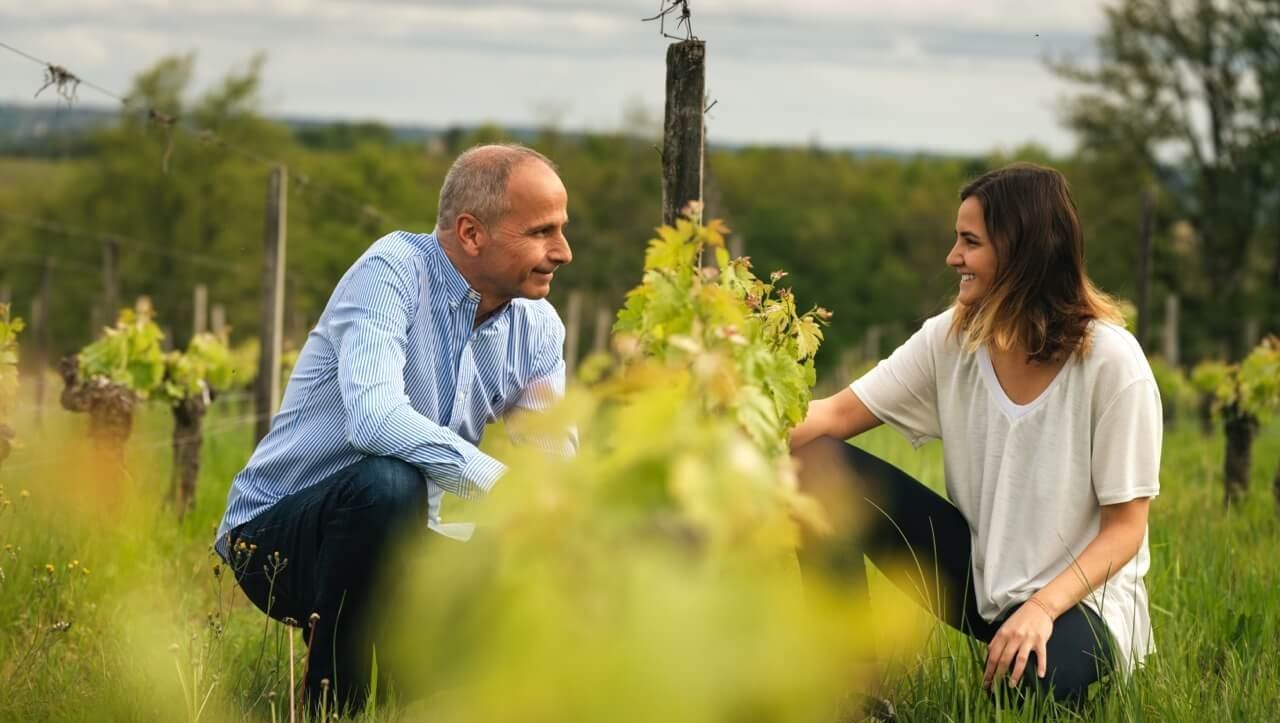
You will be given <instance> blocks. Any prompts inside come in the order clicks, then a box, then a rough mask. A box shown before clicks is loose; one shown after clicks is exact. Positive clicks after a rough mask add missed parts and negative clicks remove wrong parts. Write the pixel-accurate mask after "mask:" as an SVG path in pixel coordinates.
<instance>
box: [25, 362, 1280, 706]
mask: <svg viewBox="0 0 1280 723" xmlns="http://www.w3.org/2000/svg"><path fill="white" fill-rule="evenodd" d="M51 386H52V388H53V389H55V390H56V388H57V387H56V385H51ZM28 389H29V386H28ZM249 411H250V410H249V409H247V407H245V406H244V403H243V402H242V401H239V400H235V399H224V400H220V401H219V402H217V403H216V404H215V405H214V407H213V410H212V412H211V415H210V417H209V419H208V420H207V422H206V425H207V426H206V429H207V435H206V443H205V449H204V463H203V467H202V474H201V480H200V489H199V495H198V498H197V502H196V507H195V510H194V512H193V513H192V514H190V515H189V516H188V517H187V518H186V519H185V520H184V521H182V522H181V523H178V522H177V521H176V520H175V519H174V516H173V514H172V512H171V511H170V510H168V509H166V508H165V507H164V505H163V504H162V503H161V500H162V499H163V496H164V493H165V489H166V487H167V485H168V474H169V470H168V465H169V449H168V445H169V431H170V424H171V422H170V420H169V415H168V414H167V412H165V411H164V410H163V409H161V408H159V407H158V405H149V406H148V407H146V408H145V409H144V411H143V413H142V414H141V415H140V416H139V418H138V419H137V421H136V425H135V429H134V434H133V437H132V439H131V442H130V446H129V449H128V454H127V460H128V465H129V470H130V476H129V477H128V478H127V479H125V480H124V481H122V482H120V483H118V484H117V485H115V486H110V485H104V484H103V483H102V479H104V477H106V476H104V475H103V474H102V470H101V469H99V468H97V467H95V466H94V465H93V464H92V463H88V464H86V463H84V462H83V461H81V460H83V459H84V458H83V457H82V456H81V455H80V454H78V451H77V450H78V447H77V446H76V442H75V440H77V439H78V438H79V436H80V432H81V430H82V429H83V424H84V423H85V419H84V418H83V417H79V416H74V415H71V414H68V413H65V412H62V411H61V410H57V409H56V408H53V406H52V405H51V406H50V408H48V409H46V410H45V414H44V419H43V421H42V423H41V424H40V426H37V425H36V421H35V419H34V418H33V417H32V409H31V407H30V405H29V404H28V405H27V406H26V407H24V408H23V409H20V413H19V416H18V418H17V420H16V422H17V425H16V426H17V428H18V429H20V430H22V431H23V441H24V446H23V448H21V449H19V450H17V451H16V452H15V454H14V455H13V456H12V457H10V459H9V460H7V461H6V462H5V463H4V466H3V467H2V468H0V485H2V486H3V493H2V495H3V498H4V500H6V501H7V502H0V505H3V510H2V511H0V546H3V552H2V553H0V554H2V556H0V568H2V569H3V577H2V578H0V621H2V624H0V690H2V691H3V694H0V720H14V721H37V720H73V721H74V720H94V721H101V720H140V721H141V720H145V721H150V720H174V721H177V720H195V719H201V720H242V719H247V720H288V703H287V701H288V696H289V688H288V685H287V683H286V682H285V681H286V680H287V679H288V675H289V651H290V650H291V649H293V650H294V651H295V656H297V655H300V652H299V651H301V650H302V649H303V646H302V641H301V639H300V637H295V638H293V640H292V641H291V640H290V636H289V635H288V634H287V633H286V632H285V631H284V629H283V628H282V627H281V626H279V625H277V624H275V623H270V624H264V620H265V618H264V617H263V616H261V615H260V614H259V613H258V612H257V610H256V609H254V608H253V607H252V606H251V605H250V604H249V603H247V602H246V601H245V600H244V599H243V598H242V597H241V596H240V595H239V593H238V590H236V589H235V588H234V585H233V584H232V583H230V581H229V579H228V575H227V574H226V573H225V571H220V572H221V574H218V575H215V573H214V558H213V557H212V556H211V554H210V551H209V543H210V541H211V538H212V535H213V530H214V528H215V526H216V524H217V522H218V520H219V518H220V515H221V511H222V503H223V501H224V500H225V496H226V491H227V487H228V484H229V481H230V479H231V477H232V475H233V474H234V473H235V472H236V471H237V470H238V469H239V468H240V466H241V465H242V464H243V462H244V460H245V459H246V457H247V455H248V453H249V451H250V449H251V428H250V426H249V423H247V422H246V421H245V420H244V415H246V414H247V413H248V412H249ZM858 444H860V445H864V446H865V447H866V448H868V449H870V450H871V451H873V452H876V453H878V454H881V455H883V456H885V457H887V458H888V459H890V460H891V461H893V462H894V463H896V464H898V465H899V466H901V467H903V468H904V469H906V470H907V471H909V472H911V473H912V474H915V475H917V476H919V477H921V478H923V479H925V480H927V481H929V482H930V483H931V484H934V485H940V483H941V464H940V458H941V455H940V451H941V450H940V448H939V447H938V446H937V445H936V444H935V445H931V446H928V447H926V448H924V449H923V450H922V451H920V452H914V451H912V450H911V449H910V447H909V446H908V445H907V444H906V443H905V442H904V441H902V440H901V439H899V438H898V437H896V436H895V435H894V434H893V433H891V432H889V431H888V430H884V429H881V430H876V431H875V432H873V433H871V434H869V435H867V436H866V437H864V438H863V439H860V440H858ZM1221 449H1222V441H1221V438H1220V436H1215V437H1202V436H1201V434H1200V431H1199V428H1198V425H1197V424H1196V423H1195V421H1194V420H1182V421H1180V422H1179V423H1177V424H1174V425H1172V426H1171V428H1169V429H1168V430H1167V431H1166V437H1165V454H1164V460H1163V474H1162V484H1163V493H1162V495H1161V496H1160V497H1159V498H1158V500H1157V501H1156V502H1155V503H1154V504H1153V507H1152V519H1151V528H1150V529H1151V531H1150V535H1151V537H1150V541H1151V548H1152V557H1153V563H1152V570H1151V573H1150V574H1149V575H1148V578H1147V584H1148V588H1149V590H1150V593H1151V599H1152V602H1153V603H1154V605H1153V611H1152V613H1153V618H1154V621H1155V624H1156V643H1157V647H1158V653H1157V654H1156V655H1155V656H1154V657H1153V658H1151V659H1150V661H1149V665H1148V666H1147V667H1146V668H1145V669H1144V670H1142V671H1140V672H1139V673H1138V674H1137V675H1136V676H1135V677H1134V679H1133V680H1132V682H1131V683H1129V684H1128V685H1112V686H1110V687H1108V688H1106V689H1100V690H1098V691H1096V695H1095V696H1094V699H1093V700H1092V701H1091V702H1090V703H1089V704H1088V705H1087V706H1085V707H1084V708H1082V709H1079V710H1067V709H1048V710H1033V709H1020V710H1019V709H1008V708H1007V707H1006V706H1004V705H1003V704H1001V703H998V702H993V701H992V700H991V699H989V698H988V697H987V696H986V695H985V694H983V693H982V691H981V690H980V688H979V685H978V683H979V679H980V667H979V666H978V664H977V663H976V662H975V661H974V657H975V656H976V655H978V654H979V653H978V652H977V651H976V650H974V649H972V648H971V647H970V646H969V645H968V644H967V643H965V642H964V641H963V639H962V638H960V637H959V636H957V635H955V634H954V633H952V632H950V631H947V630H944V629H942V628H940V627H939V626H937V625H935V624H932V623H930V622H929V620H928V618H927V616H924V615H923V614H917V615H915V617H916V618H917V620H916V622H917V623H918V624H919V625H921V626H923V627H924V629H925V630H927V631H928V635H927V644H926V645H925V646H924V648H923V649H920V648H919V647H918V646H917V647H915V648H914V649H912V650H903V649H897V648H895V647H894V646H893V645H891V644H890V643H887V642H886V643H885V644H884V646H885V647H886V648H889V650H886V651H885V654H886V657H891V658H892V659H893V660H895V661H896V664H895V665H894V666H892V669H891V672H890V676H889V681H888V686H887V688H886V690H885V695H886V696H887V697H889V698H890V699H891V700H893V701H894V703H895V704H896V706H897V709H898V712H899V716H900V719H903V720H915V721H946V720H951V721H985V720H1009V721H1014V720H1103V721H1136V720H1153V721H1155V720H1166V721H1200V720H1238V721H1259V720H1267V719H1271V718H1273V716H1274V715H1275V713H1274V711H1275V710H1276V708H1277V704H1278V703H1280V656H1278V655H1277V654H1276V652H1275V649H1274V641H1275V640H1277V639H1280V620H1278V616H1277V615H1276V614H1275V607H1274V606H1275V599H1276V598H1275V595H1276V590H1277V589H1280V563H1278V562H1277V561H1276V550H1277V549H1280V523H1278V522H1277V511H1276V509H1275V508H1274V506H1273V503H1272V500H1271V497H1270V494H1269V492H1270V483H1271V477H1272V475H1274V474H1275V466H1276V464H1277V460H1280V425H1277V424H1274V423H1273V424H1272V425H1270V426H1268V427H1266V428H1264V430H1263V432H1262V435H1261V436H1260V439H1259V442H1258V444H1257V446H1256V447H1255V452H1254V454H1255V465H1254V478H1253V484H1252V492H1251V494H1250V496H1249V497H1248V499H1247V500H1246V503H1245V504H1243V505H1241V506H1239V507H1238V508H1235V509H1232V510H1231V511H1229V512H1227V511H1224V510H1223V509H1222V505H1221V480H1220V475H1221V455H1222V451H1221ZM618 562H619V563H621V564H625V563H626V562H627V560H626V559H620V560H618ZM874 598H875V599H874V601H873V608H875V609H879V610H884V611H890V610H894V609H900V608H902V607H904V606H909V603H907V602H906V601H905V598H903V597H902V596H900V595H899V594H898V593H897V592H896V591H895V590H893V589H892V588H891V587H889V586H888V585H887V584H878V585H876V586H875V588H874ZM1268 641H1271V642H1268ZM677 654H678V653H677ZM779 662H780V664H786V663H787V662H788V661H779ZM295 674H300V671H299V672H298V673H295ZM513 682H514V681H513ZM248 691H256V693H254V692H248ZM380 697H381V698H382V699H383V700H381V701H379V705H378V707H377V709H376V710H374V711H371V712H366V714H365V715H364V716H363V718H364V719H367V720H418V719H420V716H421V711H422V710H423V708H422V707H421V705H420V704H419V703H417V702H414V701H407V700H397V699H396V698H395V694H394V692H392V694H391V699H390V700H388V699H387V698H388V696H387V694H386V693H385V692H384V693H382V694H381V696H380ZM783 718H785V716H783V717H782V718H780V719H783ZM772 719H773V718H770V720H772ZM832 720H834V717H833V718H832Z"/></svg>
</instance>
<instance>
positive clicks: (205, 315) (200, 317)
mask: <svg viewBox="0 0 1280 723" xmlns="http://www.w3.org/2000/svg"><path fill="white" fill-rule="evenodd" d="M191 302H192V303H191V306H192V318H191V336H197V335H199V334H203V333H205V332H206V331H208V330H209V287H208V286H205V285H204V284H196V288H195V291H194V296H193V298H192V300H191Z"/></svg>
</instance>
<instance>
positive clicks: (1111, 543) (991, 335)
mask: <svg viewBox="0 0 1280 723" xmlns="http://www.w3.org/2000/svg"><path fill="white" fill-rule="evenodd" d="M960 200H961V204H960V208H959V211H958V212H957V214H956V230H955V232H956V240H955V245H954V246H953V247H952V249H951V252H950V253H949V254H948V255H947V264H948V265H949V266H951V267H952V268H953V269H954V270H955V271H956V272H957V273H958V274H959V276H960V281H959V284H960V288H959V293H958V294H957V296H956V300H955V303H954V304H953V305H952V307H951V308H950V309H948V310H947V311H945V312H943V313H942V314H940V315H938V316H935V317H933V318H931V319H929V320H928V321H926V322H925V323H924V326H923V327H922V328H921V329H920V330H919V331H917V332H916V333H915V334H914V335H913V336H912V337H911V338H910V339H908V340H907V342H906V343H905V344H903V345H902V346H901V347H899V348H898V349H897V350H896V351H895V352H894V353H893V354H892V355H891V356H890V357H889V358H888V359H886V360H884V361H882V362H880V364H878V365H877V366H876V367H875V368H874V369H873V370H872V371H870V372H869V373H867V374H866V375H865V376H863V377H862V378H860V379H858V380H857V381H856V382H854V383H853V384H852V385H850V387H848V388H846V389H844V390H842V391H840V392H839V393H837V394H835V395H833V396H830V397H827V398H825V399H820V400H817V401H814V402H812V403H811V404H810V406H809V411H808V414H807V416H806V417H805V419H804V421H803V422H802V423H801V424H800V425H798V426H797V427H796V428H795V430H794V431H793V432H792V435H791V447H792V450H793V453H794V454H795V456H796V457H797V458H798V459H799V460H800V470H801V472H800V474H801V484H802V486H803V488H804V489H805V490H806V491H807V492H809V493H810V494H812V495H814V496H815V497H817V498H818V499H819V500H820V501H821V502H823V503H824V504H825V506H826V508H827V510H828V512H829V513H830V515H831V517H832V518H833V523H834V526H835V529H836V534H835V535H834V536H833V537H829V538H826V539H824V540H822V541H819V542H817V543H816V544H811V545H809V546H808V549H807V550H806V557H807V558H808V559H809V560H810V561H814V560H816V561H817V562H819V563H821V564H824V565H825V566H826V567H827V568H828V569H839V568H841V567H843V568H845V569H850V568H851V569H852V572H853V574H854V575H855V577H861V578H862V581H863V582H864V583H865V577H864V576H865V570H864V568H863V567H862V554H863V553H865V554H866V555H867V556H868V557H870V559H871V560H872V561H873V562H878V563H881V564H882V566H885V565H884V563H887V562H889V561H891V560H894V561H902V560H904V559H905V560H908V561H912V562H911V567H910V569H911V572H910V573H907V572H894V570H896V569H899V568H895V567H887V568H886V569H887V571H888V572H889V574H890V575H891V577H892V578H893V579H894V581H895V583H896V584H897V585H898V586H899V587H901V588H903V589H904V590H905V591H907V592H908V594H910V595H913V596H914V597H915V598H916V599H917V600H918V601H920V602H921V603H922V604H925V605H926V606H927V607H929V608H930V609H931V610H933V611H934V612H935V614H937V615H938V617H939V618H941V619H942V620H944V621H945V622H947V623H948V624H950V625H952V626H954V627H956V628H957V629H959V630H962V631H964V632H965V633H967V634H969V635H971V636H973V637H975V638H977V639H979V640H982V641H984V642H986V643H988V648H987V659H986V668H985V670H984V674H983V684H984V686H986V687H988V688H990V686H991V685H993V684H994V683H997V682H1004V681H1006V680H1007V682H1008V684H1009V685H1011V686H1012V685H1017V684H1019V683H1020V684H1021V685H1022V686H1023V687H1025V688H1030V689H1034V690H1037V691H1041V692H1047V691H1050V690H1051V691H1052V694H1053V695H1054V697H1055V698H1057V699H1059V700H1063V699H1078V698H1080V697H1081V696H1083V695H1084V694H1085V692H1086V691H1087V688H1088V686H1089V684H1090V683H1092V682H1093V681H1095V680H1098V679H1099V678H1100V677H1101V676H1102V675H1105V674H1106V672H1107V671H1108V670H1109V669H1111V668H1112V667H1114V668H1117V669H1119V670H1122V671H1126V672H1127V671H1130V670H1132V669H1133V667H1134V666H1135V665H1136V664H1138V663H1140V662H1141V661H1142V658H1143V657H1144V656H1145V655H1146V654H1148V653H1149V652H1151V651H1152V650H1153V647H1152V644H1151V625H1150V618H1149V615H1148V611H1147V593H1146V589H1145V587H1144V586H1143V581H1142V578H1143V575H1144V574H1145V573H1146V571H1147V568H1148V566H1149V552H1148V548H1147V511H1148V506H1149V502H1150V498H1152V497H1154V496H1155V495H1156V494H1158V492H1159V478H1158V474H1159V469H1160V445H1161V434H1162V427H1161V410H1160V397H1159V393H1158V392H1157V391H1156V385H1155V380H1154V379H1153V377H1152V374H1151V369H1150V367H1149V366H1148V365H1147V361H1146V358H1145V356H1144V355H1143V353H1142V349H1141V348H1140V347H1139V346H1138V343H1137V342H1136V341H1135V340H1134V338H1133V336H1132V335H1130V334H1129V333H1128V332H1127V331H1125V329H1124V327H1123V326H1122V325H1121V317H1120V314H1119V312H1118V310H1117V308H1116V305H1115V303H1114V302H1113V301H1112V300H1111V299H1110V298H1108V297H1107V296H1105V295H1104V294H1102V293H1101V292H1099V291H1098V290H1097V289H1096V288H1095V287H1094V286H1093V284H1092V283H1091V282H1090V281H1089V279H1088V277H1087V276H1086V274H1085V268H1084V241H1083V236H1082V233H1081V229H1080V222H1079V219H1078V217H1077V214H1076V208H1075V203H1074V201H1073V200H1072V198H1071V193H1070V190H1069V189H1068V187H1067V182H1066V179H1065V178H1063V176H1062V175H1061V174H1060V173H1058V172H1057V171H1055V170H1053V169H1050V168H1044V167H1040V166H1035V165H1031V164H1025V163H1019V164H1015V165H1012V166H1008V167H1006V168H1002V169H999V170H996V171H992V172H990V173H987V174H986V175H984V176H982V177H981V178H978V179H977V180H975V181H973V182H972V183H970V184H968V185H967V186H965V188H964V189H963V190H961V192H960ZM882 422H883V423H888V424H889V425H890V426H892V427H894V428H895V429H897V430H898V431H899V432H901V433H902V434H904V435H905V436H906V437H907V438H908V439H909V440H911V442H912V444H914V445H915V446H917V447H918V446H920V445H921V444H923V443H924V442H925V441H927V440H929V439H935V438H937V439H941V440H942V443H943V458H944V468H945V475H946V487H947V495H948V497H949V498H950V502H948V501H947V500H945V499H943V498H942V497H940V496H938V495H937V494H935V493H934V492H932V491H931V490H929V489H928V488H926V487H925V486H924V485H922V484H921V483H920V482H918V481H916V480H914V479H911V478H910V477H909V476H907V475H906V474H905V473H903V472H901V471H900V470H898V469H896V468H894V467H892V466H890V465H889V464H887V463H885V462H883V461H881V460H879V459H877V458H875V457H873V456H871V455H870V454H867V453H866V452H863V451H861V450H858V449H856V448H854V447H852V446H849V445H847V444H844V443H843V442H840V441H838V440H845V439H848V438H850V437H854V436H857V435H858V434H861V433H862V432H865V431H867V430H868V429H871V428H873V427H876V426H878V425H879V424H881V423H882ZM855 529H856V532H855ZM1024 675H1025V677H1024ZM1006 676H1007V677H1006Z"/></svg>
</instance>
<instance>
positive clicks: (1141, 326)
mask: <svg viewBox="0 0 1280 723" xmlns="http://www.w3.org/2000/svg"><path fill="white" fill-rule="evenodd" d="M1151 203H1152V200H1151V189H1149V188H1148V189H1146V190H1144V191H1143V192H1142V216H1141V220H1140V221H1139V223H1138V299H1137V305H1138V329H1137V331H1138V333H1137V337H1138V343H1139V344H1141V345H1142V346H1143V347H1144V348H1146V346H1147V343H1148V336H1147V333H1148V332H1149V331H1150V329H1151V303H1150V302H1151V298H1150V297H1151V250H1152V243H1151Z"/></svg>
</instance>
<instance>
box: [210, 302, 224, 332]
mask: <svg viewBox="0 0 1280 723" xmlns="http://www.w3.org/2000/svg"><path fill="white" fill-rule="evenodd" d="M209 326H210V331H212V332H213V334H214V336H216V337H218V338H219V339H221V338H223V335H224V334H226V333H227V309H226V307H225V306H223V305H222V304H214V305H213V306H212V307H210V310H209Z"/></svg>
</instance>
